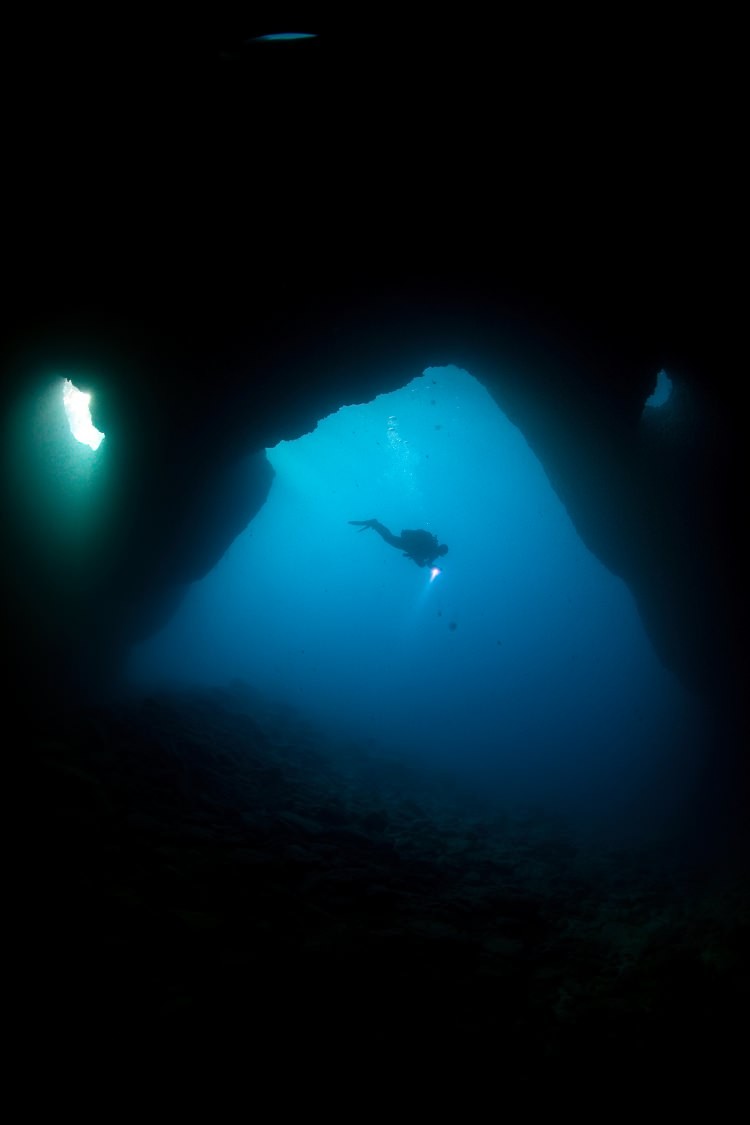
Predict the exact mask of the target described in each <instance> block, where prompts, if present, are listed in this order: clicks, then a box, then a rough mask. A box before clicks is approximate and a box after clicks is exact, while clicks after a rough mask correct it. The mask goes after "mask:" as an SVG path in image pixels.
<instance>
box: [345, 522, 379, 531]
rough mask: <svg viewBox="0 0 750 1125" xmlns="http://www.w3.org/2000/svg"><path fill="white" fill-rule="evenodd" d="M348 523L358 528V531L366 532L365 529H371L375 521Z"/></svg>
mask: <svg viewBox="0 0 750 1125" xmlns="http://www.w3.org/2000/svg"><path fill="white" fill-rule="evenodd" d="M349 523H351V524H354V526H355V527H359V530H360V531H367V528H368V527H372V525H373V524H374V523H375V520H349Z"/></svg>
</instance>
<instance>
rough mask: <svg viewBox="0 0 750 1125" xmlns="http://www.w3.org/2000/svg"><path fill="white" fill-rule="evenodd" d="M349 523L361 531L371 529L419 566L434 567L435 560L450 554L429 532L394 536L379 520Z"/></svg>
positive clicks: (414, 532)
mask: <svg viewBox="0 0 750 1125" xmlns="http://www.w3.org/2000/svg"><path fill="white" fill-rule="evenodd" d="M349 523H351V524H353V525H354V526H355V527H359V530H360V531H366V530H367V528H368V527H371V528H372V530H373V531H377V533H378V535H379V536H380V538H381V539H385V541H386V543H389V544H390V545H391V547H398V548H399V549H400V550H402V551H403V552H404V557H405V558H407V559H411V560H412V561H413V562H415V563H416V564H417V566H432V564H433V563H434V562H435V559H437V558H439V557H441V556H442V555H447V554H448V548H447V547H446V545H445V543H438V541H437V536H436V535H432V534H431V533H430V532H429V531H402V532H401V534H400V535H394V534H393V532H392V531H389V530H388V528H387V527H385V526H384V524H382V523H379V522H378V520H349Z"/></svg>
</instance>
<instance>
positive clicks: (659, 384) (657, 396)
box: [646, 370, 672, 406]
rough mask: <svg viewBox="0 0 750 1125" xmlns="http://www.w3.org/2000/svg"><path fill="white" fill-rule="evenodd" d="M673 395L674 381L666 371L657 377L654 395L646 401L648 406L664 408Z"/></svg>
mask: <svg viewBox="0 0 750 1125" xmlns="http://www.w3.org/2000/svg"><path fill="white" fill-rule="evenodd" d="M671 394H672V380H671V379H670V378H669V376H668V375H667V373H666V371H664V370H662V371H660V372H659V374H658V375H657V376H656V387H655V388H654V392H653V394H652V395H649V397H648V398H647V399H646V406H664V404H665V403H667V402H669V398H670V395H671Z"/></svg>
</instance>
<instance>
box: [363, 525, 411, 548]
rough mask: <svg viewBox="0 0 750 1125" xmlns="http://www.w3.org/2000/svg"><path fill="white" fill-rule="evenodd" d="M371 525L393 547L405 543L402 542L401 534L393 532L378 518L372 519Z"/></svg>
mask: <svg viewBox="0 0 750 1125" xmlns="http://www.w3.org/2000/svg"><path fill="white" fill-rule="evenodd" d="M370 527H371V528H372V530H373V531H377V533H378V535H379V536H380V538H381V539H385V541H386V543H390V545H391V547H401V546H403V544H402V543H401V536H400V535H394V534H393V532H391V531H389V530H388V528H387V527H386V526H385V524H382V523H380V522H379V521H378V520H372V521H371V523H370Z"/></svg>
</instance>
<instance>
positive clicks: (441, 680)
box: [130, 367, 700, 823]
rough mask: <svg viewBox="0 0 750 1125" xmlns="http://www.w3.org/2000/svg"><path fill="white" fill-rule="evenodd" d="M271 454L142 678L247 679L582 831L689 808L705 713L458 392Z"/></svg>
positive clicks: (425, 382)
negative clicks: (439, 552)
mask: <svg viewBox="0 0 750 1125" xmlns="http://www.w3.org/2000/svg"><path fill="white" fill-rule="evenodd" d="M267 455H268V457H269V459H270V461H271V463H272V465H273V468H274V471H275V478H274V481H273V484H272V488H271V492H270V494H269V497H268V499H267V501H266V504H265V505H264V507H263V508H262V509H261V511H260V512H259V513H258V515H257V516H256V518H255V519H254V520H253V521H252V523H251V524H250V525H249V526H248V527H247V528H246V530H245V531H244V533H243V534H241V535H240V536H239V537H238V538H237V539H236V540H235V542H234V543H233V544H232V546H231V547H230V548H229V550H228V551H227V552H226V553H225V555H224V557H223V558H222V559H221V561H220V563H219V564H218V565H217V566H216V567H215V568H214V570H213V571H212V572H211V573H210V574H209V575H208V576H207V577H206V578H205V579H204V580H202V581H200V582H197V583H195V584H194V585H193V586H192V587H191V588H190V589H189V591H188V592H187V595H186V597H185V599H184V602H183V604H182V606H181V608H180V609H179V611H178V612H177V613H176V615H175V616H174V618H173V619H172V620H171V621H170V623H169V624H168V625H167V626H166V627H165V628H164V629H163V630H162V631H161V632H160V633H159V634H158V635H156V636H154V637H152V638H151V639H149V640H148V641H147V642H146V643H144V644H141V645H139V646H138V647H137V648H136V649H134V650H133V653H132V657H131V663H130V672H131V676H132V678H133V680H134V681H135V682H137V683H141V684H149V685H154V684H165V685H166V684H171V683H194V684H200V685H204V684H217V685H218V684H221V683H227V682H229V681H231V680H233V679H235V678H240V679H243V680H246V681H247V682H249V683H250V684H252V685H253V687H254V688H256V689H258V690H259V691H261V692H263V693H267V694H268V695H269V696H271V697H273V698H276V699H278V700H280V701H283V702H284V704H286V705H290V706H292V707H294V708H295V709H298V710H299V711H300V712H301V713H303V714H305V715H307V716H310V717H311V718H312V719H313V720H314V721H315V722H316V723H318V724H320V725H321V727H322V728H324V729H326V730H327V731H328V732H329V733H330V735H331V737H332V738H336V739H339V740H346V739H350V740H352V741H356V740H364V741H366V742H368V743H369V744H370V745H372V746H374V747H377V748H378V749H379V750H380V751H381V752H383V753H388V754H396V755H402V756H403V757H404V758H407V759H409V760H411V761H415V760H416V761H418V762H420V763H422V764H429V765H430V766H431V767H436V768H437V767H439V768H440V769H447V770H452V771H456V772H457V773H460V774H461V776H462V777H464V778H471V779H472V780H476V781H477V782H478V783H479V784H481V786H482V787H483V788H484V790H485V791H489V790H492V791H497V792H498V793H499V794H502V795H503V796H504V797H507V796H508V795H511V796H513V798H514V799H521V800H532V801H535V802H539V803H541V804H543V805H546V806H548V807H551V808H553V809H554V810H555V811H564V812H568V811H570V810H572V811H573V813H574V815H583V814H584V812H585V814H586V815H587V816H594V817H596V816H601V817H603V818H605V819H607V820H609V819H612V818H613V817H616V816H617V815H618V814H621V815H622V816H623V817H624V818H625V819H627V818H628V817H631V816H632V815H633V811H634V808H636V807H637V815H638V818H639V823H643V821H644V819H646V818H647V817H648V815H649V812H650V808H651V806H652V805H653V806H654V808H655V809H657V810H658V811H657V813H656V814H655V815H661V812H662V810H663V806H664V803H665V800H667V803H669V802H671V801H672V800H674V802H675V803H679V800H680V799H683V798H684V797H685V794H686V793H687V791H688V789H689V788H690V785H691V784H692V780H691V771H690V768H691V747H692V746H693V745H694V743H695V737H696V731H697V729H698V727H699V725H700V719H699V716H698V714H697V704H695V702H694V701H693V700H691V698H690V697H689V696H688V694H687V693H686V692H685V690H684V689H683V688H682V687H681V686H680V685H679V684H678V683H677V681H676V680H675V678H674V676H673V675H672V674H671V673H670V672H668V671H667V670H666V669H665V668H664V667H663V666H662V665H661V664H660V662H659V660H658V658H657V657H656V655H655V654H654V651H653V649H652V647H651V645H650V643H649V641H648V639H647V637H646V634H645V632H644V629H643V625H642V623H641V620H640V618H639V616H638V612H637V609H636V606H635V603H634V600H633V597H632V595H631V594H630V592H629V590H628V589H627V587H626V585H625V584H624V582H623V581H622V580H621V579H620V578H618V577H615V576H614V575H612V574H611V573H610V572H608V571H607V569H606V568H605V567H604V566H603V565H602V564H601V563H600V562H599V561H598V560H597V559H596V558H595V557H594V556H593V555H592V554H591V553H590V552H589V551H588V550H587V548H586V547H585V546H584V545H583V543H582V542H581V540H580V538H579V536H578V534H577V533H576V530H575V528H574V526H573V524H572V522H571V520H570V517H569V516H568V514H567V512H566V510H565V507H564V505H563V504H562V502H561V501H560V499H559V498H558V496H557V495H556V494H555V492H554V490H553V488H552V487H551V485H550V483H549V481H548V479H547V477H546V475H545V473H544V470H543V468H542V466H541V464H540V463H539V461H538V459H537V458H536V456H535V455H534V454H533V452H532V451H531V449H530V448H529V446H528V444H527V442H526V441H525V439H524V437H523V435H522V434H521V433H520V431H519V430H518V429H517V428H516V427H515V426H514V425H512V424H511V422H510V421H509V420H508V419H507V418H506V417H505V415H504V414H503V413H502V411H501V410H500V409H499V408H498V406H497V404H496V403H495V402H494V400H493V399H492V398H491V396H490V395H489V393H488V392H487V390H486V389H485V388H484V387H483V386H482V385H481V383H480V382H478V381H477V380H476V379H475V378H474V377H473V376H472V375H470V374H469V373H468V372H466V371H463V370H460V369H458V368H456V367H444V368H429V369H427V370H425V372H424V373H423V375H421V376H420V377H419V378H416V379H414V380H413V381H412V382H411V383H409V384H408V385H406V386H404V387H402V388H401V389H400V390H398V391H395V392H393V393H390V394H384V395H380V396H378V397H377V398H376V399H374V400H373V401H371V402H368V403H363V404H358V405H352V406H346V407H343V408H342V409H340V410H339V411H338V412H337V413H336V414H333V415H331V416H330V417H327V418H324V419H322V420H321V421H320V423H319V424H318V426H317V427H316V429H315V430H314V432H312V433H309V434H306V435H304V436H303V437H300V438H299V439H297V440H295V441H283V442H281V443H279V444H278V445H277V446H276V447H274V448H273V449H269V450H268V451H267ZM371 520H378V521H380V523H381V524H382V525H384V526H385V527H387V528H388V529H390V531H391V532H393V533H394V534H395V535H398V534H399V533H400V532H401V530H402V529H424V530H426V531H428V532H430V533H433V534H435V535H437V537H438V538H439V540H440V542H441V543H445V544H447V546H448V548H449V550H448V553H447V555H446V556H445V557H444V558H441V559H440V566H439V568H437V567H436V568H435V569H436V570H438V571H439V573H434V572H433V569H431V568H430V567H429V566H425V567H424V568H420V567H418V566H416V565H415V564H414V562H413V561H412V560H411V559H409V558H406V557H404V555H403V553H402V551H401V550H398V549H394V547H393V546H392V545H389V544H388V543H387V542H385V541H384V540H383V538H382V537H381V536H380V535H378V534H377V533H376V532H375V531H374V530H372V529H370V528H367V527H362V526H352V525H351V523H350V521H371Z"/></svg>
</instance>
